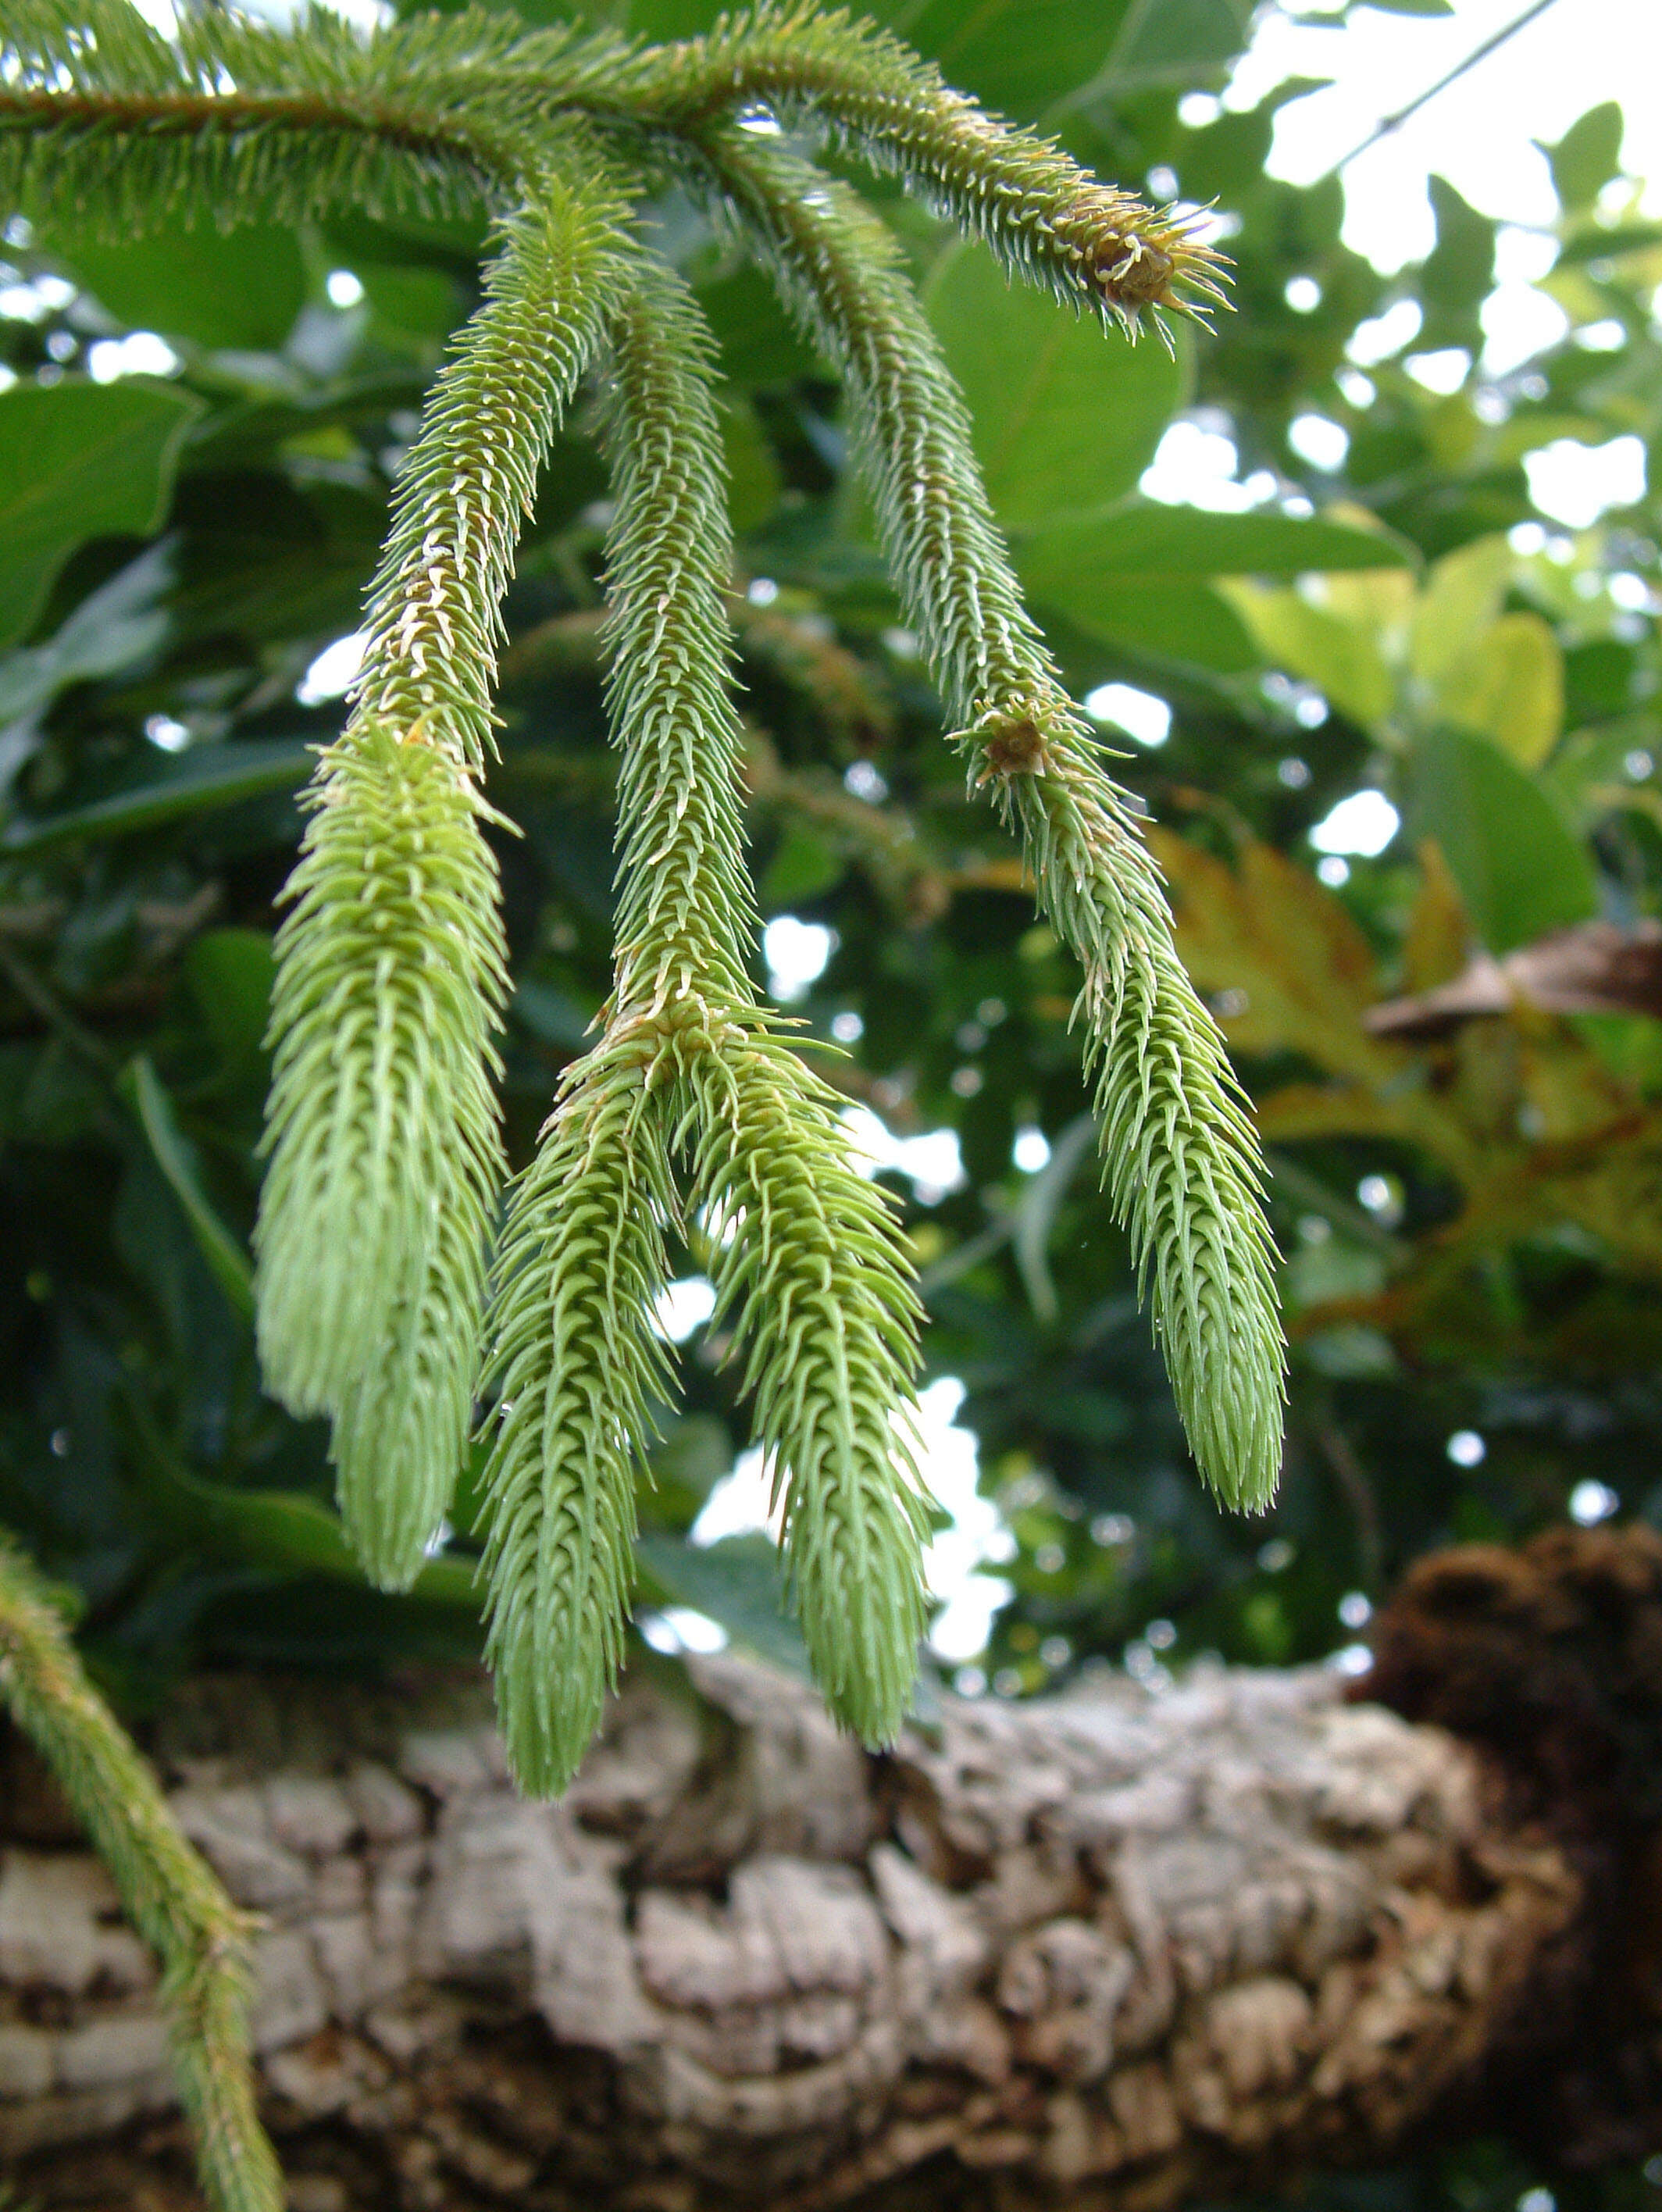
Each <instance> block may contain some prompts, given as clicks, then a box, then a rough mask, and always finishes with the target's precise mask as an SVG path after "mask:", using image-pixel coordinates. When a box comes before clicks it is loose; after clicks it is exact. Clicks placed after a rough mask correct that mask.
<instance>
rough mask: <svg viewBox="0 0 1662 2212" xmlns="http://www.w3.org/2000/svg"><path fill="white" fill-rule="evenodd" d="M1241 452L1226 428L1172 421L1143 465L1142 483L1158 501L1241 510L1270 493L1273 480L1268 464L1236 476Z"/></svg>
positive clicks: (1231, 511) (1224, 510) (1220, 511)
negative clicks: (1240, 477)
mask: <svg viewBox="0 0 1662 2212" xmlns="http://www.w3.org/2000/svg"><path fill="white" fill-rule="evenodd" d="M1239 466H1240V451H1239V448H1238V447H1236V445H1235V441H1234V439H1233V438H1232V437H1230V436H1229V435H1228V432H1227V431H1225V430H1221V429H1218V428H1216V426H1215V425H1213V424H1210V423H1207V422H1187V421H1179V422H1174V423H1173V424H1172V425H1171V426H1170V428H1168V430H1167V432H1166V434H1165V435H1164V436H1163V437H1162V439H1161V441H1160V443H1159V445H1158V446H1157V447H1156V448H1155V456H1154V459H1152V460H1151V461H1150V462H1149V465H1148V467H1147V468H1146V469H1144V470H1143V475H1142V478H1141V489H1142V490H1143V493H1144V495H1146V496H1147V497H1148V498H1149V499H1157V500H1158V501H1160V503H1161V505H1162V507H1206V508H1208V509H1209V510H1210V512H1211V513H1214V514H1244V513H1246V510H1247V509H1248V508H1249V507H1262V506H1263V505H1264V503H1265V501H1266V500H1270V499H1273V498H1274V497H1275V495H1276V490H1277V485H1276V479H1275V477H1273V476H1272V475H1271V473H1270V471H1268V470H1267V469H1259V470H1255V471H1253V474H1252V475H1251V476H1250V477H1247V478H1246V482H1245V483H1237V482H1236V481H1235V471H1236V469H1237V468H1238V467H1239Z"/></svg>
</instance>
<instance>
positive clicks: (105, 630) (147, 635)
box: [0, 540, 173, 727]
mask: <svg viewBox="0 0 1662 2212" xmlns="http://www.w3.org/2000/svg"><path fill="white" fill-rule="evenodd" d="M172 580H173V549H172V547H171V546H170V545H168V544H167V542H166V541H165V540H164V541H163V543H162V544H160V545H152V546H150V547H149V548H148V550H146V551H144V552H143V553H141V554H140V555H139V556H138V558H137V560H136V561H130V562H128V564H127V566H126V567H125V568H123V569H121V570H120V571H119V573H118V574H116V575H113V576H112V577H111V579H110V580H109V582H108V583H107V584H104V585H100V587H99V589H98V590H97V591H95V592H90V593H89V594H88V597H87V598H86V599H82V602H81V604H80V605H79V606H78V607H76V608H75V609H73V610H72V611H71V612H70V614H68V615H66V616H65V617H64V621H63V622H62V623H60V624H59V626H58V629H57V631H56V632H55V633H54V634H53V635H52V636H51V637H49V638H48V639H46V641H45V643H44V644H41V645H35V646H20V647H17V648H16V649H15V651H14V652H12V653H8V654H7V655H6V656H5V658H4V659H3V660H0V727H3V726H5V725H7V724H9V723H12V722H20V721H26V720H33V718H34V717H35V716H36V715H38V714H39V712H40V710H41V708H44V707H45V706H47V705H49V704H50V703H51V702H52V699H53V698H54V697H55V696H57V694H58V692H59V691H61V690H64V688H65V686H66V685H68V684H84V683H87V682H88V681H90V680H94V679H96V678H100V677H105V676H113V675H115V674H117V673H118V671H121V670H123V669H125V668H130V667H131V666H132V665H133V664H134V663H135V662H136V661H140V660H143V659H144V658H145V656H146V655H147V654H149V653H154V652H155V648H156V647H157V646H159V645H160V644H161V641H162V640H163V638H164V637H166V635H167V614H166V613H165V611H163V610H162V609H161V608H160V607H159V606H157V605H156V604H155V602H156V600H157V599H159V598H160V597H161V594H162V593H163V592H165V591H166V590H167V586H168V585H169V584H170V583H171V581H172Z"/></svg>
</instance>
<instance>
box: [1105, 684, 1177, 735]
mask: <svg viewBox="0 0 1662 2212" xmlns="http://www.w3.org/2000/svg"><path fill="white" fill-rule="evenodd" d="M1085 712H1086V713H1087V714H1089V716H1090V718H1091V720H1092V721H1093V722H1103V723H1106V724H1107V726H1109V727H1110V728H1112V729H1116V730H1123V731H1124V732H1125V735H1126V736H1127V737H1128V738H1135V739H1136V740H1137V744H1139V745H1147V746H1149V748H1150V749H1152V748H1153V747H1154V746H1156V745H1163V744H1165V742H1166V740H1167V738H1168V737H1170V735H1171V733H1172V710H1171V708H1169V707H1168V705H1167V704H1166V702H1165V701H1164V700H1163V699H1160V698H1156V696H1155V694H1154V693H1153V692H1152V691H1139V690H1137V686H1136V685H1135V684H1098V685H1097V687H1096V689H1095V690H1094V691H1088V692H1087V693H1086V695H1085Z"/></svg>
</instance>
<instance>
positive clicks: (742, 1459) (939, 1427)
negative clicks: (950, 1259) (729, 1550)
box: [691, 1375, 1016, 1665]
mask: <svg viewBox="0 0 1662 2212" xmlns="http://www.w3.org/2000/svg"><path fill="white" fill-rule="evenodd" d="M964 1395H965V1392H964V1386H963V1384H962V1383H961V1382H960V1381H959V1380H958V1378H957V1376H952V1375H949V1376H942V1377H941V1378H940V1379H939V1380H938V1381H937V1382H934V1383H931V1384H930V1385H929V1386H928V1388H927V1389H925V1390H923V1391H921V1392H920V1393H919V1398H918V1425H917V1440H918V1447H919V1449H918V1466H919V1472H920V1473H921V1474H922V1475H923V1479H924V1481H925V1484H926V1486H927V1487H928V1489H929V1492H930V1494H931V1497H932V1498H935V1500H936V1501H937V1504H940V1505H941V1506H943V1508H944V1509H945V1510H946V1511H947V1512H948V1513H949V1515H950V1516H951V1524H950V1526H949V1527H948V1528H943V1530H942V1531H941V1533H940V1534H939V1535H938V1536H937V1538H936V1539H935V1541H934V1542H933V1543H932V1544H931V1546H930V1547H929V1553H928V1557H927V1561H926V1566H927V1572H928V1577H929V1589H930V1595H931V1597H932V1598H933V1599H934V1600H935V1601H936V1603H937V1605H938V1606H939V1607H940V1608H941V1610H940V1611H939V1613H937V1615H936V1619H935V1625H934V1626H933V1627H932V1628H931V1631H930V1638H929V1640H930V1644H931V1649H932V1650H934V1652H935V1654H936V1656H937V1657H938V1658H940V1659H943V1660H944V1661H946V1662H948V1663H949V1664H951V1665H957V1664H959V1663H961V1662H963V1661H966V1660H969V1659H974V1657H975V1656H977V1654H978V1653H980V1652H981V1651H983V1650H986V1641H987V1637H988V1634H989V1633H990V1632H991V1628H992V1616H993V1615H994V1613H997V1612H998V1609H999V1607H1001V1606H1004V1605H1008V1604H1009V1602H1010V1597H1011V1595H1012V1592H1011V1589H1010V1583H1008V1582H1006V1581H1005V1580H1004V1577H1002V1576H1001V1575H994V1574H988V1573H986V1571H985V1570H986V1568H988V1567H990V1566H994V1567H996V1566H1003V1565H1006V1564H1007V1563H1008V1562H1009V1561H1010V1559H1014V1557H1015V1556H1016V1539H1015V1536H1014V1535H1013V1534H1012V1533H1011V1531H1010V1528H1009V1525H1008V1524H1007V1523H1006V1522H1005V1520H1004V1516H1003V1514H1002V1513H1000V1511H999V1510H998V1506H997V1505H996V1504H994V1503H993V1501H992V1499H991V1498H983V1497H982V1496H981V1494H980V1491H979V1490H978V1488H977V1486H976V1485H977V1481H978V1480H979V1476H980V1464H979V1460H978V1456H977V1446H976V1441H975V1437H974V1432H973V1431H971V1430H968V1429H961V1428H959V1427H958V1426H957V1425H956V1421H957V1415H958V1412H959V1409H960V1407H961V1406H962V1404H963V1402H964ZM769 1487H770V1486H769V1480H768V1476H767V1469H766V1467H765V1465H764V1462H763V1459H762V1455H761V1451H760V1450H758V1449H751V1450H749V1451H745V1452H741V1453H740V1454H739V1456H738V1459H737V1462H735V1464H734V1468H733V1471H732V1473H731V1474H729V1475H725V1476H724V1477H723V1479H722V1480H721V1481H719V1483H717V1484H716V1486H715V1487H714V1488H713V1490H712V1491H711V1492H710V1495H709V1497H708V1498H707V1499H706V1500H705V1502H704V1508H703V1510H702V1511H701V1513H700V1515H699V1516H698V1518H697V1520H696V1521H695V1522H694V1523H693V1527H692V1532H691V1534H692V1541H693V1542H694V1543H695V1544H701V1545H702V1544H715V1543H719V1542H720V1541H722V1540H723V1539H724V1538H725V1537H728V1536H749V1535H755V1534H764V1535H769V1536H771V1537H772V1538H773V1541H774V1542H775V1543H777V1542H778V1541H779V1526H778V1522H777V1520H776V1518H775V1517H774V1516H771V1515H770V1513H769V1511H768V1492H769ZM693 1648H696V1647H693Z"/></svg>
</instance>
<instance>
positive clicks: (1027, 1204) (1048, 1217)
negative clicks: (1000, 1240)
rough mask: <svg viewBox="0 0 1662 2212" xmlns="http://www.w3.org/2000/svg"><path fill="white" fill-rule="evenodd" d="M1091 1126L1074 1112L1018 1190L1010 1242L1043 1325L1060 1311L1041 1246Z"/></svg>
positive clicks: (1089, 1140)
mask: <svg viewBox="0 0 1662 2212" xmlns="http://www.w3.org/2000/svg"><path fill="white" fill-rule="evenodd" d="M1095 1134H1096V1125H1095V1122H1094V1121H1092V1120H1091V1117H1090V1115H1089V1114H1079V1115H1075V1117H1074V1119H1073V1120H1072V1121H1070V1122H1069V1124H1068V1126H1067V1127H1066V1128H1065V1129H1064V1130H1063V1132H1062V1133H1061V1135H1060V1136H1059V1137H1058V1139H1056V1142H1055V1144H1054V1145H1053V1146H1052V1148H1051V1155H1050V1158H1048V1159H1047V1160H1046V1163H1045V1164H1044V1166H1043V1167H1042V1168H1040V1170H1039V1172H1038V1174H1037V1175H1035V1176H1034V1177H1033V1179H1032V1181H1031V1182H1029V1183H1028V1187H1027V1188H1026V1189H1025V1190H1024V1191H1023V1192H1022V1196H1021V1199H1020V1200H1019V1202H1018V1203H1017V1205H1016V1217H1015V1222H1014V1225H1013V1227H1012V1230H1011V1234H1010V1247H1011V1249H1012V1250H1013V1252H1014V1253H1015V1255H1016V1267H1017V1268H1018V1269H1019V1271H1020V1273H1021V1277H1022V1287H1023V1288H1024V1289H1025V1290H1026V1291H1027V1294H1028V1303H1029V1304H1031V1306H1032V1308H1033V1310H1034V1313H1035V1314H1036V1315H1037V1316H1038V1318H1039V1319H1040V1321H1041V1322H1045V1323H1046V1326H1049V1325H1050V1324H1052V1323H1053V1322H1055V1320H1056V1318H1057V1316H1058V1313H1059V1312H1060V1311H1061V1302H1060V1300H1059V1299H1058V1297H1057V1295H1056V1285H1055V1282H1054V1280H1053V1279H1052V1275H1051V1272H1050V1261H1049V1258H1048V1257H1047V1254H1046V1248H1047V1247H1048V1245H1049V1243H1050V1238H1051V1231H1052V1230H1053V1229H1054V1228H1055V1226H1056V1216H1057V1212H1058V1209H1059V1208H1060V1206H1061V1204H1062V1200H1064V1199H1065V1197H1066V1196H1067V1194H1068V1186H1069V1184H1070V1183H1071V1182H1072V1181H1073V1178H1074V1176H1075V1175H1076V1174H1077V1172H1078V1169H1079V1163H1080V1161H1081V1160H1082V1159H1083V1158H1084V1157H1085V1155H1086V1153H1087V1152H1089V1150H1090V1148H1091V1146H1092V1144H1093V1142H1094V1141H1095Z"/></svg>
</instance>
